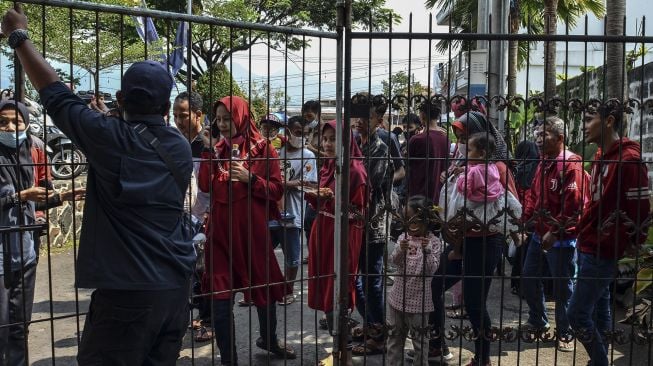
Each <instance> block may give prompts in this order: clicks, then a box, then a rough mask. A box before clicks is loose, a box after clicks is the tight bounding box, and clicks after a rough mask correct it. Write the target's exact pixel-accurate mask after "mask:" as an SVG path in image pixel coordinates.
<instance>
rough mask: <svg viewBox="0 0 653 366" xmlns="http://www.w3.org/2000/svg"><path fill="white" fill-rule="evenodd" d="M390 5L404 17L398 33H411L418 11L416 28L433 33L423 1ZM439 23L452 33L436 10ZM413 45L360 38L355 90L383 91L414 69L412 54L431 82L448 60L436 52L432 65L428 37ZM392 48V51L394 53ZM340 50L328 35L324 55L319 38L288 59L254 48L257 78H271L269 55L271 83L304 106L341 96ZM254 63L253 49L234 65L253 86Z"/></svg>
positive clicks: (420, 74)
mask: <svg viewBox="0 0 653 366" xmlns="http://www.w3.org/2000/svg"><path fill="white" fill-rule="evenodd" d="M386 6H387V7H390V8H393V9H395V11H396V12H398V13H399V14H400V15H401V16H402V23H401V24H399V25H396V26H394V27H393V31H396V32H407V31H409V18H410V14H411V12H412V13H413V31H414V32H427V31H428V21H429V13H428V11H427V9H426V8H425V7H424V3H423V1H422V0H387V2H386ZM433 24H434V29H433V31H434V32H443V31H444V32H446V31H447V27H436V26H435V13H434V14H433ZM434 45H435V42H433V43H432V44H431V48H432V49H433V48H434ZM408 46H409V45H408V41H405V40H395V41H392V44H391V43H390V41H388V40H373V41H372V42H371V43H370V41H369V40H354V41H353V43H352V63H351V67H352V91H354V92H356V91H367V90H369V89H371V91H372V92H373V93H379V92H381V90H382V89H381V81H383V80H386V79H388V76H389V75H390V73H392V74H394V73H396V72H398V71H402V70H403V71H405V72H406V73H407V72H408V67H409V62H408V60H409V58H410V60H411V61H412V62H411V64H410V68H411V73H412V74H414V75H415V80H416V81H419V82H420V83H421V84H423V85H427V84H428V81H429V79H431V77H430V75H429V70H431V73H432V69H433V66H435V65H437V62H442V61H443V60H444V57H443V56H441V55H435V54H432V55H431V61H430V63H429V57H428V49H429V43H428V41H413V42H412V45H411V47H410V49H411V52H410V53H409V47H408ZM370 48H371V51H370ZM390 49H391V50H392V53H391V55H390ZM335 50H336V42H335V40H329V39H324V40H323V41H322V47H321V51H322V52H321V53H322V55H321V59H320V47H319V42H318V41H317V40H315V39H314V40H312V46H311V47H310V48H308V49H306V50H304V51H303V52H302V51H301V50H300V51H294V52H292V51H291V52H289V55H288V61H287V62H286V59H285V57H284V52H283V50H280V51H277V50H269V49H268V48H267V47H265V46H262V45H261V46H257V47H254V48H253V49H252V58H253V61H252V77H251V79H252V80H254V81H256V82H259V83H260V82H265V83H267V82H268V78H267V75H268V73H267V69H268V61H267V60H268V53H269V56H270V59H271V60H272V61H271V63H270V65H269V67H270V72H269V75H270V79H269V84H270V85H272V87H276V88H280V89H281V90H287V95H288V96H289V97H290V104H291V105H296V104H301V102H300V101H301V100H309V99H317V98H318V96H319V97H320V99H333V98H335V69H336V64H335V60H336V51H335ZM302 54H304V57H302ZM409 56H410V57H409ZM370 59H371V61H370ZM320 60H321V61H320ZM389 60H392V62H390V61H389ZM302 61H303V62H302ZM248 62H249V53H247V52H242V53H241V54H237V55H235V56H234V64H237V66H234V67H233V73H234V77H235V78H236V80H237V81H238V82H239V83H243V84H248V81H249V73H248V72H247V70H248ZM286 68H287V71H286ZM302 70H303V72H302ZM286 77H287V82H286V80H285V79H286ZM302 77H303V78H304V83H303V85H304V90H303V91H302V88H301V86H302V82H301V81H302ZM302 93H303V98H302Z"/></svg>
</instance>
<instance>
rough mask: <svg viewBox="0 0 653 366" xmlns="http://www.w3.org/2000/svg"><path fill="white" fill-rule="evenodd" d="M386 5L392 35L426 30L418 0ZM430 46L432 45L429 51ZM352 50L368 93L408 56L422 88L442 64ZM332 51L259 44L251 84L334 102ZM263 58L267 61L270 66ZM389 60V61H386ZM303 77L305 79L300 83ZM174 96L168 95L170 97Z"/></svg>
mask: <svg viewBox="0 0 653 366" xmlns="http://www.w3.org/2000/svg"><path fill="white" fill-rule="evenodd" d="M386 6H387V7H390V8H393V9H395V11H396V12H397V13H399V14H400V15H401V16H402V18H403V20H402V23H401V24H399V25H396V26H394V27H393V30H394V31H399V32H406V31H408V30H409V25H408V24H409V21H408V20H409V17H410V13H411V12H412V13H413V31H414V32H426V31H428V11H427V9H426V8H425V7H424V3H423V0H387V1H386ZM433 22H434V32H439V31H446V30H447V29H446V27H442V28H440V29H438V27H436V26H435V13H434V14H433ZM433 45H434V43H433V44H432V45H431V48H433ZM352 46H353V47H352V51H353V54H352V63H351V67H352V90H353V91H362V90H368V89H369V88H371V90H372V92H375V93H378V92H380V91H381V81H382V80H385V79H387V78H388V75H389V74H390V72H392V73H393V74H394V73H396V72H397V71H400V70H403V71H406V72H407V71H408V59H409V56H410V59H411V60H412V62H411V65H410V66H411V73H413V74H414V75H415V80H416V81H419V82H420V83H422V84H423V85H426V84H428V80H429V77H430V75H429V70H432V69H433V66H434V65H436V64H437V62H441V61H443V57H442V56H435V55H432V58H431V62H430V63H429V60H428V49H429V44H428V41H413V43H412V47H411V51H410V54H409V49H408V41H404V40H395V41H392V44H390V42H389V41H388V40H374V41H372V42H371V43H370V41H369V40H355V41H354V42H353V44H352ZM370 48H371V52H370ZM390 48H391V49H392V54H391V55H390V54H389V51H390ZM335 49H336V42H335V40H330V39H324V40H323V41H322V46H321V58H320V47H319V42H318V40H317V39H313V40H312V42H311V47H310V48H307V49H305V50H304V51H303V52H302V51H301V50H300V51H294V52H290V53H289V54H288V58H287V60H286V57H285V53H284V50H276V49H270V48H268V47H266V46H264V45H259V46H255V47H253V48H252V50H251V58H252V68H251V80H252V81H254V82H256V83H258V84H261V83H268V81H269V84H270V85H271V87H272V88H273V89H280V90H286V91H287V95H288V96H289V97H290V104H293V105H296V104H301V101H302V100H308V99H316V98H317V97H318V96H319V97H320V98H321V99H333V98H335V70H336V63H335V60H336V54H335ZM370 53H371V60H370ZM268 57H269V58H270V60H271V62H270V63H269V65H268ZM249 58H250V52H249V51H247V52H239V53H237V54H235V55H234V56H233V62H232V63H231V67H232V73H233V76H234V78H235V79H236V81H237V82H238V83H240V84H242V85H248V84H249V81H250V70H249V66H248V64H249ZM390 59H391V60H392V62H390V61H389V60H390ZM7 64H8V61H7V60H6V59H4V58H3V59H0V89H2V88H6V87H9V86H10V84H11V83H10V70H8V69H7V68H6V67H5V65H7ZM228 65H229V62H228ZM53 66H54V67H59V68H62V69H64V70H68V69H69V66H66V65H63V64H58V63H53ZM370 66H371V67H370ZM268 67H269V72H268ZM286 69H287V71H286ZM118 70H119V68H117V70H116V69H113V70H108V71H103V72H101V74H100V89H101V90H102V91H104V92H111V93H113V92H114V91H115V90H116V89H117V88H118V87H119V84H120V75H119V71H118ZM431 72H432V71H431ZM268 75H269V77H268ZM75 76H76V77H81V80H82V81H81V85H80V87H79V89H80V90H91V89H93V88H94V86H93V85H92V81H91V79H90V77H88V74H87V72H86V71H84V70H76V71H75ZM302 78H304V82H303V83H302ZM302 84H303V88H302ZM183 89H184V87H183V85H179V89H178V91H182V90H183ZM302 89H303V91H302ZM176 92H177V91H173V94H176ZM302 94H303V97H302Z"/></svg>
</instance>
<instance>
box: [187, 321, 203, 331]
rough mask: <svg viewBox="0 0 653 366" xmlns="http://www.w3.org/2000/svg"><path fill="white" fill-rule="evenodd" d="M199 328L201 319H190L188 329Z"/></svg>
mask: <svg viewBox="0 0 653 366" xmlns="http://www.w3.org/2000/svg"><path fill="white" fill-rule="evenodd" d="M200 328H202V320H201V319H193V321H191V322H190V325H189V326H188V329H193V330H200Z"/></svg>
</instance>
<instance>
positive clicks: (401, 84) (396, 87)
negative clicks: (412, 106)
mask: <svg viewBox="0 0 653 366" xmlns="http://www.w3.org/2000/svg"><path fill="white" fill-rule="evenodd" d="M410 79H411V80H409V77H408V74H407V73H406V72H405V71H399V72H397V73H395V74H394V75H392V78H391V79H390V80H383V81H381V85H382V87H383V94H384V95H385V96H386V97H388V98H393V97H395V96H397V95H403V96H404V97H408V92H409V88H410V95H411V96H413V95H420V94H424V93H427V91H428V90H427V87H426V86H424V85H422V84H421V83H420V82H419V81H415V75H414V74H413V75H411V78H410ZM391 83H392V84H391ZM399 107H400V108H399V110H400V111H401V112H402V113H406V112H407V111H408V110H407V108H406V105H405V104H401V105H399Z"/></svg>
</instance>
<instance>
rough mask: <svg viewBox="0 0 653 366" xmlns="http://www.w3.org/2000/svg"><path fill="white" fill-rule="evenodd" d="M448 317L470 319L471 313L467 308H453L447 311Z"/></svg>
mask: <svg viewBox="0 0 653 366" xmlns="http://www.w3.org/2000/svg"><path fill="white" fill-rule="evenodd" d="M447 318H450V319H469V315H467V312H466V311H465V310H460V311H459V310H452V311H447Z"/></svg>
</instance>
